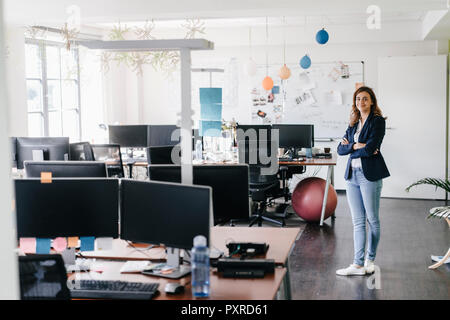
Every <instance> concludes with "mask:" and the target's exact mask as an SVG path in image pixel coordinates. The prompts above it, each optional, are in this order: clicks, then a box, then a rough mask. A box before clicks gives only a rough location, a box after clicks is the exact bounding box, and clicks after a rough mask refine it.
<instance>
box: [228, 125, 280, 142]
mask: <svg viewBox="0 0 450 320" xmlns="http://www.w3.org/2000/svg"><path fill="white" fill-rule="evenodd" d="M271 129H272V126H271V125H257V124H249V125H242V124H238V126H237V127H236V140H237V141H238V142H239V141H243V140H258V141H259V140H264V141H270V140H271V137H272V134H271Z"/></svg>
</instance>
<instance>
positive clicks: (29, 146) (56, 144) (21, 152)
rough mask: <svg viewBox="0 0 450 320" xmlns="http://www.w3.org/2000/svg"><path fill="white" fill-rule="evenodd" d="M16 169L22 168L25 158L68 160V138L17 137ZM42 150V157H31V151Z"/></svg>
mask: <svg viewBox="0 0 450 320" xmlns="http://www.w3.org/2000/svg"><path fill="white" fill-rule="evenodd" d="M16 148H17V169H23V162H24V161H25V160H68V158H69V138H68V137H44V138H34V137H32V138H31V137H18V138H17V140H16ZM35 150H37V151H39V150H40V151H42V153H43V159H33V152H34V151H35Z"/></svg>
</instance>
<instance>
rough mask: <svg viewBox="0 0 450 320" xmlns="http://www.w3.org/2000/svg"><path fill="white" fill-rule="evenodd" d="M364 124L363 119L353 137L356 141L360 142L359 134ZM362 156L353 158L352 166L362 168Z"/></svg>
mask: <svg viewBox="0 0 450 320" xmlns="http://www.w3.org/2000/svg"><path fill="white" fill-rule="evenodd" d="M361 129H362V125H361V120H359V121H358V127H357V128H356V132H355V135H354V136H353V139H354V141H355V143H356V142H359V141H358V139H359V134H360V133H361ZM361 166H362V164H361V158H356V159H352V168H361Z"/></svg>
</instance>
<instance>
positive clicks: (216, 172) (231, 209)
mask: <svg viewBox="0 0 450 320" xmlns="http://www.w3.org/2000/svg"><path fill="white" fill-rule="evenodd" d="M193 173H194V177H193V178H194V179H193V181H194V184H195V185H202V186H210V187H211V188H212V199H213V216H214V225H217V224H222V223H225V222H228V221H230V220H248V219H249V216H250V204H249V196H248V195H249V169H248V165H246V164H244V165H233V164H231V165H196V166H194V171H193ZM148 176H149V177H150V180H152V181H167V182H178V183H179V182H181V167H180V166H176V165H152V166H149V168H148Z"/></svg>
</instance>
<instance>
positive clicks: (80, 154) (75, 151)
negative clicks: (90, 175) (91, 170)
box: [69, 142, 95, 161]
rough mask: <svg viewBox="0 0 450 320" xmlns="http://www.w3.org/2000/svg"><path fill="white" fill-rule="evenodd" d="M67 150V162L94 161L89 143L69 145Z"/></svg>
mask: <svg viewBox="0 0 450 320" xmlns="http://www.w3.org/2000/svg"><path fill="white" fill-rule="evenodd" d="M69 148H70V149H69V160H73V161H95V158H94V153H93V151H92V147H91V144H90V143H89V142H76V143H71V144H70V145H69Z"/></svg>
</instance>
